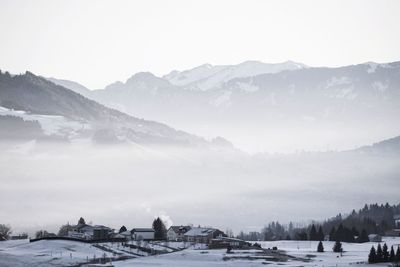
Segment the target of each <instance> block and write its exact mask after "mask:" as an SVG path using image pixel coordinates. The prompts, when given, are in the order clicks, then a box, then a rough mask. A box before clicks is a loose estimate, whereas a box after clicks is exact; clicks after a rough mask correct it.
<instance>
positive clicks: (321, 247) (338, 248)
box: [317, 241, 343, 253]
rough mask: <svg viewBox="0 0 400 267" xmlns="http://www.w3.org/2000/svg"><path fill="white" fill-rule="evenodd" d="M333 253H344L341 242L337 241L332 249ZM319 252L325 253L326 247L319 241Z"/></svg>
mask: <svg viewBox="0 0 400 267" xmlns="http://www.w3.org/2000/svg"><path fill="white" fill-rule="evenodd" d="M332 250H333V252H338V253H339V252H343V247H342V243H341V242H340V241H336V242H335V244H334V245H333V248H332ZM317 252H324V245H323V244H322V241H319V243H318V246H317Z"/></svg>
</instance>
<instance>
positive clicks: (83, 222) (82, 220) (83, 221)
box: [78, 217, 86, 224]
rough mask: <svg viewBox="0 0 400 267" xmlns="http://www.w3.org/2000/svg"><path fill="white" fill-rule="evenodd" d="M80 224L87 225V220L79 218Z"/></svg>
mask: <svg viewBox="0 0 400 267" xmlns="http://www.w3.org/2000/svg"><path fill="white" fill-rule="evenodd" d="M78 224H86V222H85V219H83V218H82V217H80V218H79V221H78Z"/></svg>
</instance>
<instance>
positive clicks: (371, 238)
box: [368, 234, 382, 242]
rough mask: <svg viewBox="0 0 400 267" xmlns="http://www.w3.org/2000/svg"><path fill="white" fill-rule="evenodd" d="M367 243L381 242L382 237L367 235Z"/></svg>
mask: <svg viewBox="0 0 400 267" xmlns="http://www.w3.org/2000/svg"><path fill="white" fill-rule="evenodd" d="M368 239H369V242H382V236H381V235H378V234H370V235H368Z"/></svg>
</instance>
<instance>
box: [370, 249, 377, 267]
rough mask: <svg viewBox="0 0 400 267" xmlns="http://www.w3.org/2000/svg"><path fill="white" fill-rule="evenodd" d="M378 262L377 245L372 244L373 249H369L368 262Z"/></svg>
mask: <svg viewBox="0 0 400 267" xmlns="http://www.w3.org/2000/svg"><path fill="white" fill-rule="evenodd" d="M376 262H377V256H376V251H375V247H374V246H372V247H371V250H370V251H369V255H368V263H376Z"/></svg>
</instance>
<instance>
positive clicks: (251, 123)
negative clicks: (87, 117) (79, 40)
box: [70, 61, 400, 151]
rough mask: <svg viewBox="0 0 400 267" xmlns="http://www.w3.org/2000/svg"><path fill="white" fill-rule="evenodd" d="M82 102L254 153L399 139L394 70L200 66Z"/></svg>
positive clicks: (398, 74)
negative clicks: (220, 139)
mask: <svg viewBox="0 0 400 267" xmlns="http://www.w3.org/2000/svg"><path fill="white" fill-rule="evenodd" d="M70 89H72V90H74V89H73V88H70ZM88 97H89V98H91V99H94V100H96V101H98V102H100V103H102V104H104V105H106V106H109V107H112V108H115V109H118V110H120V111H123V112H126V113H128V114H132V115H136V116H140V117H146V118H149V119H152V120H157V121H162V122H165V123H167V124H169V125H172V126H174V127H177V128H181V129H185V130H187V131H190V132H194V133H196V134H199V135H202V136H207V137H214V136H217V135H220V136H224V137H226V138H228V139H229V140H231V141H233V142H234V143H235V144H236V145H238V146H239V147H241V148H243V149H247V148H249V150H253V151H258V150H259V149H261V150H270V151H288V150H291V151H293V150H301V149H306V150H309V149H311V150H326V149H327V148H328V147H327V146H329V147H332V148H334V149H351V148H354V146H358V145H362V144H366V143H373V142H376V141H378V140H382V139H385V138H388V137H390V136H395V135H397V134H398V133H399V132H400V126H399V124H398V117H399V116H400V62H393V63H386V64H378V63H372V62H368V63H364V64H358V65H351V66H344V67H339V68H326V67H312V68H311V67H307V66H305V65H304V64H300V63H295V62H291V61H289V62H285V63H281V64H265V63H261V62H254V61H248V62H244V63H242V64H239V65H235V66H211V65H209V64H206V65H202V66H199V67H197V68H194V69H191V70H186V71H182V72H176V71H174V72H171V73H170V74H168V75H165V76H163V77H156V76H155V75H153V74H151V73H138V74H135V75H133V76H132V77H131V78H129V79H128V80H127V81H126V82H125V83H124V82H116V83H113V84H111V85H109V86H107V87H106V88H105V89H104V90H93V91H90V93H89V95H88ZM338 129H341V130H340V131H338ZM250 136H251V138H249V137H250ZM317 137H318V138H317ZM327 144H328V145H327Z"/></svg>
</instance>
